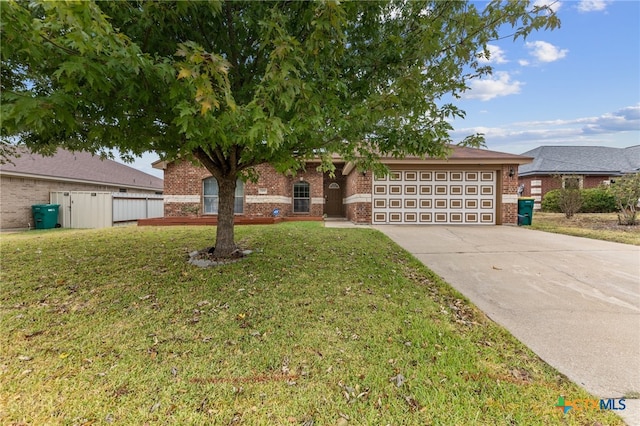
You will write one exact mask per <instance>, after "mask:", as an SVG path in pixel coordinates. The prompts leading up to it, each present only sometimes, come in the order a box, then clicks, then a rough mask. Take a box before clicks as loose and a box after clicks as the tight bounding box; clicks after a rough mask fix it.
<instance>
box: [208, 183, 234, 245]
mask: <svg viewBox="0 0 640 426" xmlns="http://www.w3.org/2000/svg"><path fill="white" fill-rule="evenodd" d="M217 181H218V229H217V230H216V248H215V250H214V252H213V255H214V256H215V257H231V256H232V254H233V252H234V251H235V250H237V248H238V247H237V246H236V243H235V241H234V230H233V219H234V217H233V207H234V204H235V195H236V176H235V175H234V176H225V177H224V178H219V179H217Z"/></svg>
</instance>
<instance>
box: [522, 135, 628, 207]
mask: <svg viewBox="0 0 640 426" xmlns="http://www.w3.org/2000/svg"><path fill="white" fill-rule="evenodd" d="M522 155H524V156H527V157H531V158H533V161H532V162H531V163H529V164H523V165H521V166H520V167H519V169H518V183H519V184H520V185H522V189H523V192H522V194H523V195H524V196H527V197H533V198H534V199H535V202H534V208H535V209H540V208H541V202H542V199H543V198H544V195H545V194H546V193H547V192H549V191H551V190H552V189H559V188H564V187H566V186H567V185H574V186H576V187H578V188H596V187H598V186H599V185H601V184H609V183H610V182H611V181H612V180H615V178H616V177H620V176H623V175H625V174H629V173H637V172H640V145H635V146H630V147H627V148H610V147H604V146H540V147H538V148H535V149H533V150H531V151H527V152H525V153H523V154H522Z"/></svg>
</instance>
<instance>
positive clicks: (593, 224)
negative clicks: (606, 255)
mask: <svg viewBox="0 0 640 426" xmlns="http://www.w3.org/2000/svg"><path fill="white" fill-rule="evenodd" d="M531 229H537V230H540V231H547V232H555V233H558V234H566V235H574V236H577V237H585V238H592V239H596V240H604V241H613V242H616V243H625V244H633V245H636V246H640V224H638V225H636V226H628V225H618V216H617V214H616V213H576V214H575V215H574V216H573V217H572V218H571V219H567V218H566V217H565V215H564V213H544V212H534V213H533V218H532V224H531Z"/></svg>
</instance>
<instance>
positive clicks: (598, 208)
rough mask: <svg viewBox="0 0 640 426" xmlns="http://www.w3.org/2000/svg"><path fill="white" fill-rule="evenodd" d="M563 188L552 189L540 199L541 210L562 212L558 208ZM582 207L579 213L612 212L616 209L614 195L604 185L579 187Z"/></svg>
mask: <svg viewBox="0 0 640 426" xmlns="http://www.w3.org/2000/svg"><path fill="white" fill-rule="evenodd" d="M562 191H566V190H564V189H552V190H551V191H549V192H547V193H546V194H545V195H544V198H543V199H542V205H541V207H542V211H543V212H549V213H562V212H563V211H562V209H561V208H560V204H559V201H560V194H561V192H562ZM580 194H581V195H582V207H581V208H580V210H579V211H578V212H579V213H612V212H615V211H618V210H619V208H618V206H617V204H616V199H615V196H614V195H613V194H612V193H611V192H610V190H609V189H608V188H606V187H598V188H589V189H581V190H580Z"/></svg>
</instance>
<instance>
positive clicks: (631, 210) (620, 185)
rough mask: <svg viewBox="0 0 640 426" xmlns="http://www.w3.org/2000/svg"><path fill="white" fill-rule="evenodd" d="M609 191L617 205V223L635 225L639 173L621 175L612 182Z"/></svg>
mask: <svg viewBox="0 0 640 426" xmlns="http://www.w3.org/2000/svg"><path fill="white" fill-rule="evenodd" d="M609 191H610V192H611V194H613V196H614V197H615V200H616V205H617V206H618V210H619V211H620V213H618V223H619V224H620V225H635V224H636V215H637V213H638V211H637V210H638V203H639V202H640V173H636V174H634V175H627V176H623V177H621V178H619V179H616V181H615V183H612V184H611V186H610V188H609Z"/></svg>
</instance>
